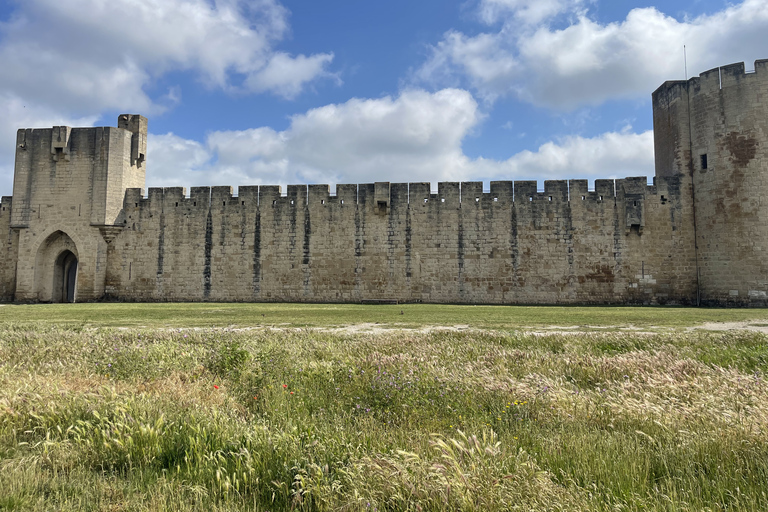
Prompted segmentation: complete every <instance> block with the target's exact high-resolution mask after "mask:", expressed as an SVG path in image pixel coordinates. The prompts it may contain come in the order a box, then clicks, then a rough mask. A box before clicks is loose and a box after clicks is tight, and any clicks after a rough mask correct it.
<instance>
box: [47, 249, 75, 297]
mask: <svg viewBox="0 0 768 512" xmlns="http://www.w3.org/2000/svg"><path fill="white" fill-rule="evenodd" d="M54 265H55V266H54V269H53V288H52V289H53V294H52V296H51V300H52V301H53V302H75V296H76V293H75V292H76V290H77V256H75V255H74V254H73V253H72V251H64V252H62V253H61V254H59V256H58V257H57V258H56V262H55V264H54Z"/></svg>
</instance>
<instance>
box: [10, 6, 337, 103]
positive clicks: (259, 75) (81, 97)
mask: <svg viewBox="0 0 768 512" xmlns="http://www.w3.org/2000/svg"><path fill="white" fill-rule="evenodd" d="M287 32H288V11H287V10H286V9H285V8H284V7H283V6H282V5H281V4H280V3H279V2H278V1H277V0H252V1H246V0H110V1H109V2H105V1H104V0H67V1H66V2H60V1H56V0H24V1H23V2H21V1H19V2H18V3H16V10H15V11H14V12H13V13H12V16H11V18H10V20H8V21H6V22H3V23H0V67H1V68H2V69H3V73H2V74H1V75H0V91H10V92H14V93H16V94H18V95H23V96H24V97H25V99H26V100H27V101H34V102H36V103H39V104H45V105H48V106H55V107H57V108H59V109H69V111H86V112H101V111H103V110H105V109H111V110H134V111H141V112H144V113H152V112H156V111H158V110H162V109H163V107H164V106H166V105H163V104H162V103H157V102H156V101H154V100H153V99H152V98H151V97H150V96H149V95H148V94H147V92H146V87H147V86H148V85H149V84H150V83H151V81H152V79H153V78H156V77H159V76H161V75H163V74H165V73H168V72H170V71H191V72H193V73H196V74H197V76H198V77H199V79H200V80H201V81H202V82H203V83H205V84H207V85H208V86H210V87H217V88H221V89H226V90H243V91H246V92H248V91H253V92H271V93H275V94H278V95H281V96H286V97H293V96H296V95H297V94H298V93H299V92H301V90H302V88H303V87H304V86H305V84H307V83H308V82H310V81H312V80H314V79H315V78H318V77H321V76H324V75H326V74H327V66H328V64H329V63H330V62H331V60H332V58H333V55H332V54H330V53H318V54H314V55H310V56H306V55H289V54H287V53H284V52H279V51H277V50H276V49H275V45H276V43H278V42H279V41H280V40H282V39H283V38H284V37H285V36H286V34H287ZM280 72H285V74H284V75H283V76H281V77H280V78H279V79H278V78H277V77H276V75H277V74H278V73H280Z"/></svg>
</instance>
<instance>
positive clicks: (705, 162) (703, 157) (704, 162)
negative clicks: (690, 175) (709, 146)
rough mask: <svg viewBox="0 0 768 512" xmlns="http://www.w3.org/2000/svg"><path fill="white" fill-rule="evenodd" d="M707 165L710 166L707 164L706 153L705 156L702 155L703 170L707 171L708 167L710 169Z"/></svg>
mask: <svg viewBox="0 0 768 512" xmlns="http://www.w3.org/2000/svg"><path fill="white" fill-rule="evenodd" d="M707 164H708V162H707V154H706V153H704V154H703V155H701V169H702V170H704V169H707V167H708V165H707Z"/></svg>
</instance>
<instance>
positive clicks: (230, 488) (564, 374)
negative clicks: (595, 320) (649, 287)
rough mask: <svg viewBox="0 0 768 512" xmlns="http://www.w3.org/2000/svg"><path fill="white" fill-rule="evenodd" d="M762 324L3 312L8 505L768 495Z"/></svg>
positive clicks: (425, 507) (610, 503)
mask: <svg viewBox="0 0 768 512" xmlns="http://www.w3.org/2000/svg"><path fill="white" fill-rule="evenodd" d="M766 342H768V339H767V337H766V335H764V334H762V333H757V332H748V331H730V332H705V331H692V332H683V331H680V332H678V331H667V332H658V333H634V332H589V333H587V332H580V333H570V334H569V333H562V332H559V333H553V334H546V333H545V334H538V335H534V334H529V333H523V332H516V331H513V330H505V331H483V330H478V329H475V330H465V331H458V330H433V331H427V332H417V331H406V330H396V329H393V330H389V331H383V332H374V333H366V332H354V331H352V332H342V331H325V330H322V329H306V328H302V329H297V328H285V329H275V328H271V329H261V328H257V329H223V328H216V329H186V328H173V329H171V328H165V329H136V328H130V329H126V328H108V327H83V326H70V327H61V326H57V325H55V324H52V323H37V324H35V323H28V322H25V323H19V324H12V323H6V324H4V325H3V327H2V329H1V330H0V510H264V511H266V510H270V511H277V510H291V509H293V510H323V511H325V510H352V511H358V510H359V511H363V510H365V511H368V510H377V511H395V510H413V511H416V510H421V511H433V510H434V511H442V510H470V511H474V510H483V511H495V510H515V509H518V510H595V511H609V510H611V511H613V510H665V511H667V510H670V511H671V510H691V511H693V510H712V511H725V510H755V511H757V510H766V509H768V494H767V493H768V489H766V486H765V482H766V481H768V439H766V438H767V437H768V428H767V427H768V385H767V384H766V377H767V375H766V374H767V373H768V344H767V343H766Z"/></svg>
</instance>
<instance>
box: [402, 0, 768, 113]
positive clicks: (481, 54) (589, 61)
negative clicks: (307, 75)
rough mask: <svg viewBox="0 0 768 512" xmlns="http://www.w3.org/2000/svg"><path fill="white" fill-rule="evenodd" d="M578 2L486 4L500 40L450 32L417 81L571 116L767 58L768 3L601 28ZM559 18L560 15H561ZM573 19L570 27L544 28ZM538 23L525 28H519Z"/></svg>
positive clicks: (754, 1)
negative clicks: (518, 101)
mask: <svg viewBox="0 0 768 512" xmlns="http://www.w3.org/2000/svg"><path fill="white" fill-rule="evenodd" d="M581 4H582V3H581V2H575V1H566V0H545V1H543V2H541V3H539V2H531V1H528V0H483V1H482V2H481V4H480V8H479V9H480V13H481V15H482V16H483V18H484V19H486V21H493V20H503V23H502V24H501V26H500V27H499V28H498V29H497V30H495V31H489V32H484V33H480V34H465V33H462V32H458V31H455V30H453V31H449V32H447V33H446V34H445V36H444V38H443V39H442V40H441V41H439V42H438V43H437V44H436V45H435V46H434V47H433V48H432V55H431V57H430V58H429V60H428V61H427V62H426V63H424V65H423V66H422V67H421V68H420V69H418V70H417V71H416V73H415V76H416V78H417V79H418V80H421V81H424V82H428V83H435V84H438V85H439V84H440V83H451V84H452V85H456V84H463V83H465V84H466V85H468V86H470V87H472V88H473V89H475V90H476V91H477V93H478V94H479V95H480V96H482V97H484V98H485V99H489V100H493V99H495V98H497V97H499V96H505V95H512V96H516V97H518V98H519V99H522V100H524V101H528V102H531V103H533V104H536V105H541V106H547V107H551V108H556V109H572V108H575V107H577V106H579V105H585V104H588V105H589V104H592V105H594V104H600V103H603V102H605V101H608V100H611V99H621V98H638V97H649V95H650V92H651V91H653V90H654V89H655V88H656V87H658V86H659V85H661V84H662V83H663V82H664V81H666V80H672V79H681V78H683V75H684V59H683V45H686V46H687V49H688V69H689V73H691V74H693V73H699V72H702V71H705V70H708V69H711V68H713V67H717V66H719V65H724V64H729V63H732V62H740V61H746V62H747V63H748V64H747V67H748V68H749V67H750V65H751V62H753V61H754V60H756V59H758V58H764V57H765V55H764V54H763V53H761V52H764V51H765V48H766V47H768V2H765V0H744V1H742V2H741V3H738V4H733V5H728V6H727V7H726V8H725V9H723V10H721V11H719V12H716V13H713V14H706V15H701V16H698V17H693V18H689V19H683V20H677V19H675V18H673V17H671V16H669V15H667V14H664V13H663V12H660V11H659V10H657V9H656V8H653V7H649V8H638V9H633V10H632V11H630V12H629V14H628V15H627V17H626V19H624V20H622V21H619V22H614V23H607V24H604V23H600V22H597V21H595V20H593V19H592V18H590V17H589V16H588V14H587V13H586V11H584V10H583V7H582V8H581V10H579V9H580V6H581ZM558 10H559V11H558ZM557 12H559V13H560V14H562V13H570V14H571V15H573V16H574V18H573V19H572V20H571V21H570V22H568V23H566V25H565V26H564V27H558V28H553V26H551V25H550V24H549V23H548V22H547V20H548V19H549V18H551V17H552V16H554V15H555V14H557ZM521 17H522V18H523V19H524V20H526V21H530V22H532V23H529V24H520V23H519V20H520V18H521Z"/></svg>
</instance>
